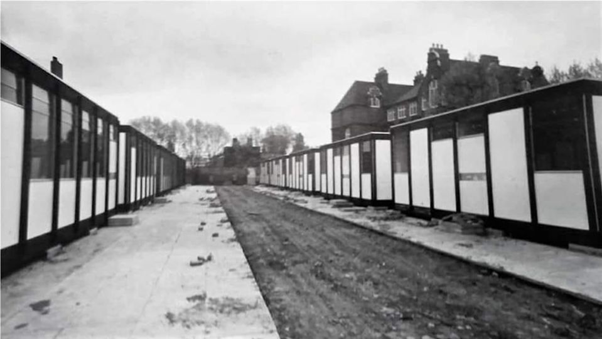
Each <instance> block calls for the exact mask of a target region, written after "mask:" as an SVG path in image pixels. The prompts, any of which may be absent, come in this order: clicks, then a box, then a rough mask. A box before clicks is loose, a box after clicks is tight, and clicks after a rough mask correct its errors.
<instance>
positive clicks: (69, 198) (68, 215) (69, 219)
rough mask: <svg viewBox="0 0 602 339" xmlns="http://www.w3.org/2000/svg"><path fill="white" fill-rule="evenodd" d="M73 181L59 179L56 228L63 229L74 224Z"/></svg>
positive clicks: (74, 189)
mask: <svg viewBox="0 0 602 339" xmlns="http://www.w3.org/2000/svg"><path fill="white" fill-rule="evenodd" d="M75 191H76V187H75V179H61V181H60V187H59V218H58V227H59V228H61V227H65V226H69V225H71V224H73V223H74V222H75Z"/></svg>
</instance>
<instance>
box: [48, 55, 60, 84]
mask: <svg viewBox="0 0 602 339" xmlns="http://www.w3.org/2000/svg"><path fill="white" fill-rule="evenodd" d="M50 72H51V73H52V74H54V75H56V76H57V77H59V78H61V79H62V78H63V64H61V63H60V62H59V59H57V57H55V56H53V57H52V61H51V62H50Z"/></svg>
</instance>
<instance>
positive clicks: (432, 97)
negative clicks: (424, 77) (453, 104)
mask: <svg viewBox="0 0 602 339" xmlns="http://www.w3.org/2000/svg"><path fill="white" fill-rule="evenodd" d="M437 87H438V83H437V80H435V79H433V80H431V82H430V84H429V104H430V105H431V107H437V105H438V98H437Z"/></svg>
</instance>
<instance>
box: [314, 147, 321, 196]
mask: <svg viewBox="0 0 602 339" xmlns="http://www.w3.org/2000/svg"><path fill="white" fill-rule="evenodd" d="M320 170H321V169H320V152H315V153H314V176H315V177H316V179H318V180H315V185H316V187H314V189H315V190H316V191H320V190H321V189H322V185H321V182H320V181H321V175H320Z"/></svg>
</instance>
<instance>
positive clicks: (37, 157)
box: [31, 85, 55, 179]
mask: <svg viewBox="0 0 602 339" xmlns="http://www.w3.org/2000/svg"><path fill="white" fill-rule="evenodd" d="M51 102H52V97H51V96H50V94H49V93H48V92H47V91H45V90H43V89H42V88H40V87H38V86H36V85H33V89H32V112H31V113H32V114H31V179H50V178H52V176H53V167H54V161H53V160H54V142H53V141H54V128H53V126H55V124H54V121H55V117H54V111H53V109H52V105H51Z"/></svg>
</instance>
